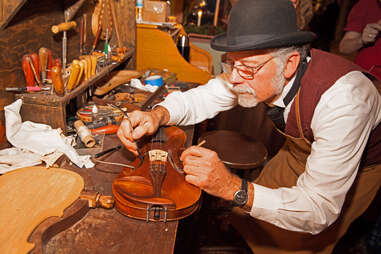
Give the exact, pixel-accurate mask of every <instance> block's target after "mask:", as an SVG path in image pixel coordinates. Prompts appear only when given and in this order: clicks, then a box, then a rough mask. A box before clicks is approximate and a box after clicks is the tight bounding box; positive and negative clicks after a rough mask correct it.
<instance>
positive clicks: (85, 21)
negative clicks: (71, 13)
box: [83, 13, 87, 52]
mask: <svg viewBox="0 0 381 254" xmlns="http://www.w3.org/2000/svg"><path fill="white" fill-rule="evenodd" d="M86 44H87V14H86V13H85V14H83V51H84V52H86Z"/></svg>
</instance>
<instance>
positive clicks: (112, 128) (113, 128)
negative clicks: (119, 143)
mask: <svg viewBox="0 0 381 254" xmlns="http://www.w3.org/2000/svg"><path fill="white" fill-rule="evenodd" d="M118 129H119V125H115V124H112V125H106V126H102V127H99V128H96V129H90V132H91V134H93V135H95V134H105V135H107V134H115V133H116V132H117V131H118Z"/></svg>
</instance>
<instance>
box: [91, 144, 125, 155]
mask: <svg viewBox="0 0 381 254" xmlns="http://www.w3.org/2000/svg"><path fill="white" fill-rule="evenodd" d="M120 148H122V146H121V145H117V146H115V147H112V148H109V149H106V150H104V151H102V152H99V153H96V154H95V155H94V158H99V157H101V156H103V155H105V154H107V153H111V152H114V151H118V150H119V149H120Z"/></svg>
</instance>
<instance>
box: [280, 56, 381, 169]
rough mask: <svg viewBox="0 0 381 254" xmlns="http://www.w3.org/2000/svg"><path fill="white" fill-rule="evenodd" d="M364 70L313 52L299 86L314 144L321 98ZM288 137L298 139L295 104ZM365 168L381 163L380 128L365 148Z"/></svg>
mask: <svg viewBox="0 0 381 254" xmlns="http://www.w3.org/2000/svg"><path fill="white" fill-rule="evenodd" d="M355 70H358V71H362V72H364V74H366V75H367V76H368V73H365V71H364V70H363V69H361V68H360V67H359V66H357V65H355V64H354V63H352V62H351V61H348V60H346V59H344V58H342V57H340V56H337V55H334V54H330V53H327V52H324V51H320V50H316V49H312V50H311V61H310V62H309V64H308V68H307V70H306V72H305V74H304V76H303V78H302V80H301V83H300V91H299V92H300V116H301V125H302V129H303V134H304V136H305V137H306V138H307V139H308V140H309V141H310V142H311V143H312V142H313V140H314V135H313V132H312V129H311V121H312V117H313V114H314V111H315V108H316V105H317V104H318V102H319V101H320V97H321V96H322V94H323V93H324V92H325V91H326V90H328V89H329V88H330V87H331V86H332V85H333V84H335V82H336V81H337V80H338V79H339V78H340V77H342V76H344V75H345V74H347V73H349V72H351V71H355ZM371 79H372V81H373V83H374V84H375V86H376V87H377V88H378V90H379V91H380V89H381V84H380V82H379V81H378V80H376V79H374V78H373V77H371ZM285 133H286V134H288V135H290V136H292V137H299V132H298V127H297V124H296V114H295V102H293V104H292V105H291V110H290V114H289V116H288V118H287V122H286V129H285ZM361 163H362V166H369V165H373V164H380V163H381V124H378V126H377V127H376V128H375V129H374V130H372V132H371V133H370V136H369V139H368V143H367V146H366V148H365V151H364V154H363V159H362V162H361Z"/></svg>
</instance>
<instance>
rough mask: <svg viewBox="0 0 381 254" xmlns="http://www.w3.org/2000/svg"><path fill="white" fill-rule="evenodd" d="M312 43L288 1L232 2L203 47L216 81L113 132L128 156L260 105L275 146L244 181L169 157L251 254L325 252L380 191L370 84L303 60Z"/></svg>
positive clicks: (217, 164)
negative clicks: (169, 134)
mask: <svg viewBox="0 0 381 254" xmlns="http://www.w3.org/2000/svg"><path fill="white" fill-rule="evenodd" d="M314 39H315V35H314V34H313V33H312V32H309V31H300V30H298V28H297V18H296V12H295V8H294V6H293V5H292V4H291V2H290V1H289V0H271V1H269V0H240V1H239V2H238V3H237V4H236V5H234V7H233V8H232V10H231V15H230V18H229V22H228V29H227V32H226V33H223V34H220V35H217V36H216V37H214V38H213V39H212V40H211V46H212V48H214V49H215V50H219V51H226V52H228V53H227V59H226V61H225V62H224V63H223V68H224V73H223V74H221V75H220V76H218V77H216V78H214V79H211V80H210V81H209V82H208V83H207V84H205V85H203V86H198V87H197V88H194V89H190V90H188V91H186V92H173V93H171V94H170V95H168V96H167V97H166V99H165V100H164V101H163V102H161V103H159V104H158V105H156V106H155V107H154V108H153V109H152V110H151V111H150V112H142V111H134V112H131V113H129V114H128V116H129V117H128V119H125V120H123V121H122V123H121V125H120V128H119V129H118V132H117V135H118V137H119V139H120V140H121V142H122V143H123V144H124V146H125V147H126V148H127V149H129V150H130V151H131V152H133V153H135V154H138V152H137V145H136V142H135V141H136V140H138V139H140V138H141V137H142V136H144V135H150V134H154V133H155V132H156V131H157V129H158V127H159V126H165V125H192V124H196V123H199V122H201V121H203V120H205V119H208V118H213V117H214V116H216V115H217V114H218V113H219V112H221V111H224V110H229V109H231V108H233V107H234V106H236V105H237V104H239V105H241V106H243V107H255V106H256V105H257V104H258V103H259V102H265V103H266V104H268V105H269V112H268V115H269V117H270V118H271V119H272V120H273V122H274V124H275V125H276V126H277V128H278V129H279V131H280V132H282V133H283V134H284V136H285V138H286V141H285V143H284V145H283V147H282V148H281V149H280V150H279V152H278V153H277V154H276V155H275V156H274V157H273V158H272V159H271V160H270V161H268V162H267V163H266V165H265V166H264V168H263V169H262V171H261V173H260V175H259V177H258V178H256V179H255V180H254V182H250V183H248V181H247V180H246V179H245V178H240V177H239V176H238V175H236V174H233V173H232V172H231V171H230V170H229V169H228V168H227V167H226V166H225V165H224V163H223V162H222V161H221V159H220V158H219V156H218V154H217V153H216V152H215V151H212V150H210V149H207V148H204V147H199V146H191V147H189V148H187V149H186V150H185V151H184V152H183V153H182V155H181V157H180V159H181V160H182V162H183V166H184V167H183V170H184V172H185V180H186V181H187V182H189V183H191V184H194V185H195V186H198V187H200V188H201V189H202V190H204V191H205V192H207V193H209V194H210V195H213V196H216V197H219V198H222V199H225V200H228V201H231V202H232V205H233V206H234V207H235V209H234V212H233V214H232V216H231V222H232V223H233V225H234V227H235V228H236V229H237V230H238V231H239V232H240V234H241V235H242V236H243V237H244V239H245V240H246V242H247V243H248V245H249V246H250V248H251V249H252V250H253V252H254V253H255V254H262V253H266V254H268V253H274V254H284V253H331V252H332V250H333V248H334V246H335V244H336V243H337V242H338V240H339V239H340V238H341V237H342V236H343V235H344V234H345V232H346V231H347V229H348V227H349V226H350V224H351V223H352V222H353V221H354V220H355V219H356V218H358V217H359V216H360V215H361V214H362V213H363V212H364V211H365V210H366V209H367V207H368V206H369V205H370V203H371V202H372V200H373V199H374V197H375V195H376V193H377V191H378V189H379V187H380V184H381V124H380V122H381V95H380V94H379V92H378V90H377V88H380V87H379V84H378V83H373V82H372V81H373V80H374V79H373V77H371V76H369V77H368V76H367V75H366V74H365V73H364V72H363V69H361V68H360V67H359V66H357V65H355V64H353V63H352V62H351V61H348V60H346V59H344V58H342V57H339V56H337V55H334V54H330V53H328V52H324V51H321V50H315V49H311V50H309V47H308V45H309V44H310V43H311V42H312V41H313V40H314ZM234 120H238V121H239V119H234Z"/></svg>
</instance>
